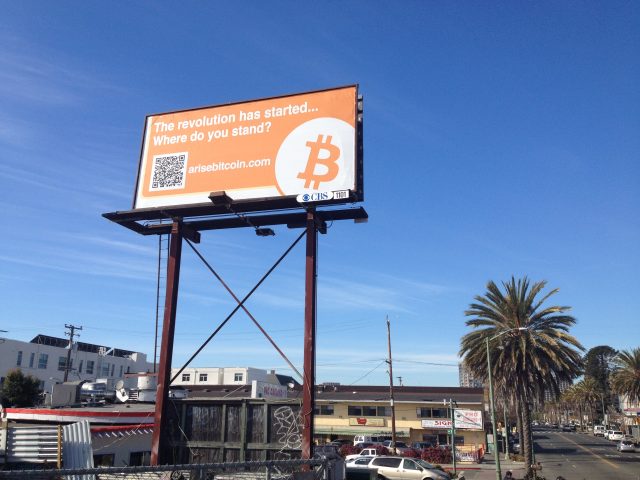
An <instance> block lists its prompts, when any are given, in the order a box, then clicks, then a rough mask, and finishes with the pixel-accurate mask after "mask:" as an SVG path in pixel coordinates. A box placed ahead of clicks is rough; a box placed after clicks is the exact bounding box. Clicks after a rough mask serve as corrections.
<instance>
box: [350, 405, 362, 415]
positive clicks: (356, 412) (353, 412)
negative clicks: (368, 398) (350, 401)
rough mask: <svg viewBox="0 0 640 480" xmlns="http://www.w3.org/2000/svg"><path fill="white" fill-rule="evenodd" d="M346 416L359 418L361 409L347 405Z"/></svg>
mask: <svg viewBox="0 0 640 480" xmlns="http://www.w3.org/2000/svg"><path fill="white" fill-rule="evenodd" d="M347 415H349V416H350V417H361V416H362V407H360V406H354V405H349V406H348V407H347Z"/></svg>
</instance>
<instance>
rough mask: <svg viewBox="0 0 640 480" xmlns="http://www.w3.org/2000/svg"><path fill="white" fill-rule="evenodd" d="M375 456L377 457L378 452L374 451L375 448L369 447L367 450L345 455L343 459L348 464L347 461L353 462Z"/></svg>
mask: <svg viewBox="0 0 640 480" xmlns="http://www.w3.org/2000/svg"><path fill="white" fill-rule="evenodd" d="M376 455H378V452H377V451H376V449H375V447H369V448H363V449H362V450H360V452H358V453H354V454H351V455H347V456H346V457H344V459H345V460H346V461H347V462H348V461H349V460H353V459H355V458H359V457H375V456H376Z"/></svg>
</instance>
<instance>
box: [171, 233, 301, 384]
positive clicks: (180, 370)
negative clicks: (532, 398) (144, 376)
mask: <svg viewBox="0 0 640 480" xmlns="http://www.w3.org/2000/svg"><path fill="white" fill-rule="evenodd" d="M306 233H307V231H306V230H304V231H303V232H302V233H301V234H300V235H299V236H298V238H296V239H295V241H294V242H293V243H292V244H291V245H290V246H289V248H287V250H286V251H285V252H284V253H283V254H282V255H281V256H280V258H278V260H277V261H276V262H275V263H274V264H273V265H272V267H271V268H270V269H269V270H267V272H266V273H265V274H264V275H263V276H262V278H260V280H259V281H258V283H256V285H255V286H254V287H253V288H252V289H251V290H250V291H249V293H247V294H246V295H245V296H244V298H243V299H242V300H241V301H240V302H239V303H238V305H237V306H236V307H235V308H234V309H233V310H232V311H231V313H230V314H229V315H227V318H225V319H224V320H223V322H222V323H221V324H220V325H218V327H217V328H216V329H215V330H214V331H213V333H212V334H211V335H209V338H207V339H206V340H205V341H204V343H203V344H202V345H200V347H199V348H198V349H197V350H196V351H195V353H194V354H193V355H191V357H190V358H189V360H187V361H186V363H185V364H184V365H183V366H182V367H180V369H179V370H178V371H177V372H176V374H175V375H174V376H173V377H172V378H171V381H170V382H169V385H171V384H172V383H173V382H174V381H175V379H176V378H178V376H179V375H180V374H181V373H182V372H183V371H184V369H185V368H187V367H188V366H189V364H190V363H191V362H192V361H193V359H194V358H196V357H197V356H198V354H199V353H200V352H201V351H202V350H203V349H204V347H206V346H207V344H208V343H209V342H210V341H211V339H213V337H215V336H216V335H217V334H218V332H219V331H220V330H221V329H222V327H224V326H225V325H226V323H227V322H228V321H229V320H231V317H233V316H234V315H235V314H236V312H237V311H238V310H240V308H242V306H243V305H244V303H245V302H246V301H247V300H248V299H249V297H251V295H253V293H254V292H255V291H256V290H257V289H258V287H259V286H260V285H262V283H263V282H264V281H265V280H266V279H267V277H268V276H269V275H271V273H272V272H273V271H274V270H275V269H276V267H277V266H278V265H280V262H282V260H284V258H285V257H286V256H287V255H288V254H289V252H291V250H293V247H295V246H296V245H297V244H298V242H299V241H300V240H302V237H304V236H305V235H306Z"/></svg>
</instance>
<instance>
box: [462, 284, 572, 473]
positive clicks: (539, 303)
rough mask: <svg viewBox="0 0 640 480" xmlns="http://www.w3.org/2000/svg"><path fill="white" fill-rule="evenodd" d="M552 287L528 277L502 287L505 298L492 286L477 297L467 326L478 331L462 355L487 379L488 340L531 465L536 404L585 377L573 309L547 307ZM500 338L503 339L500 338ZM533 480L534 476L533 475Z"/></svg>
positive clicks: (498, 379) (496, 374)
mask: <svg viewBox="0 0 640 480" xmlns="http://www.w3.org/2000/svg"><path fill="white" fill-rule="evenodd" d="M545 286H546V282H544V281H542V282H536V283H534V284H533V285H532V284H531V283H530V282H529V279H528V278H527V277H524V278H522V279H518V280H516V279H515V278H514V277H511V280H510V281H509V282H504V283H503V284H502V287H503V290H504V292H503V291H502V290H501V289H500V288H499V287H498V286H497V285H496V284H495V283H494V282H492V281H490V282H489V283H487V287H486V288H487V291H486V293H485V294H484V295H483V296H480V295H478V296H476V297H475V300H476V302H477V303H472V304H471V305H470V307H469V309H468V310H466V311H465V315H466V316H468V317H472V318H471V319H470V320H467V322H466V325H467V326H469V327H473V328H475V329H477V330H474V331H472V332H470V333H468V334H466V335H465V336H464V337H462V340H461V347H460V355H461V356H463V357H464V361H465V363H466V365H467V366H469V368H470V369H471V370H472V372H473V373H474V374H475V375H477V376H478V377H479V378H482V379H485V380H486V379H487V378H488V372H487V353H486V343H485V342H486V340H487V339H489V341H492V340H493V341H492V344H491V348H490V356H491V366H492V375H493V378H494V379H495V382H496V384H497V385H498V386H500V385H501V384H502V385H504V386H505V388H509V389H511V390H512V391H513V393H514V396H515V399H516V406H517V410H518V413H519V415H520V417H521V421H522V430H523V432H522V433H523V439H524V443H523V445H522V447H523V453H524V456H525V465H527V466H530V465H531V463H532V452H533V449H532V444H531V441H530V439H531V421H530V419H531V404H532V402H533V400H534V398H542V397H543V396H544V392H545V391H551V392H553V393H554V394H555V395H556V396H557V395H559V394H560V384H561V383H562V382H565V381H567V382H571V381H572V380H573V379H574V378H575V377H576V376H578V375H579V374H580V372H581V368H582V358H581V354H580V351H583V350H584V348H583V347H582V345H581V344H580V342H578V340H576V339H575V338H574V337H573V336H571V335H569V333H568V331H569V327H571V326H572V325H574V324H575V322H576V320H575V318H573V317H572V316H570V315H567V314H566V312H567V311H568V310H569V309H570V307H567V306H544V303H545V302H546V301H547V300H548V299H549V297H551V296H552V295H554V294H555V293H557V291H558V290H557V289H554V290H551V291H550V292H548V293H546V294H544V295H543V294H542V291H543V289H544V288H545ZM498 337H499V338H498ZM527 475H528V476H531V472H530V471H528V473H527Z"/></svg>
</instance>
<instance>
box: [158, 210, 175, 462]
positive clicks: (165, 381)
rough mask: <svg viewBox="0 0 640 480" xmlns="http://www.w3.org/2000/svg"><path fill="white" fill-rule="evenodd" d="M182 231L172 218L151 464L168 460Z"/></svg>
mask: <svg viewBox="0 0 640 480" xmlns="http://www.w3.org/2000/svg"><path fill="white" fill-rule="evenodd" d="M182 234H183V232H182V222H181V221H180V220H174V221H173V225H172V227H171V237H170V238H171V239H170V242H171V243H170V246H169V258H168V261H167V289H166V295H165V301H164V321H163V323H162V343H161V345H160V365H159V367H158V389H157V393H156V411H155V415H154V420H153V423H154V425H153V437H152V439H151V465H164V464H166V463H168V461H169V459H168V458H166V457H167V447H168V443H169V432H165V431H164V430H165V427H166V423H167V420H168V417H167V410H168V409H167V407H168V404H169V382H170V381H171V360H172V357H173V334H174V331H175V325H176V308H177V305H178V284H179V280H180V257H181V255H182Z"/></svg>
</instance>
